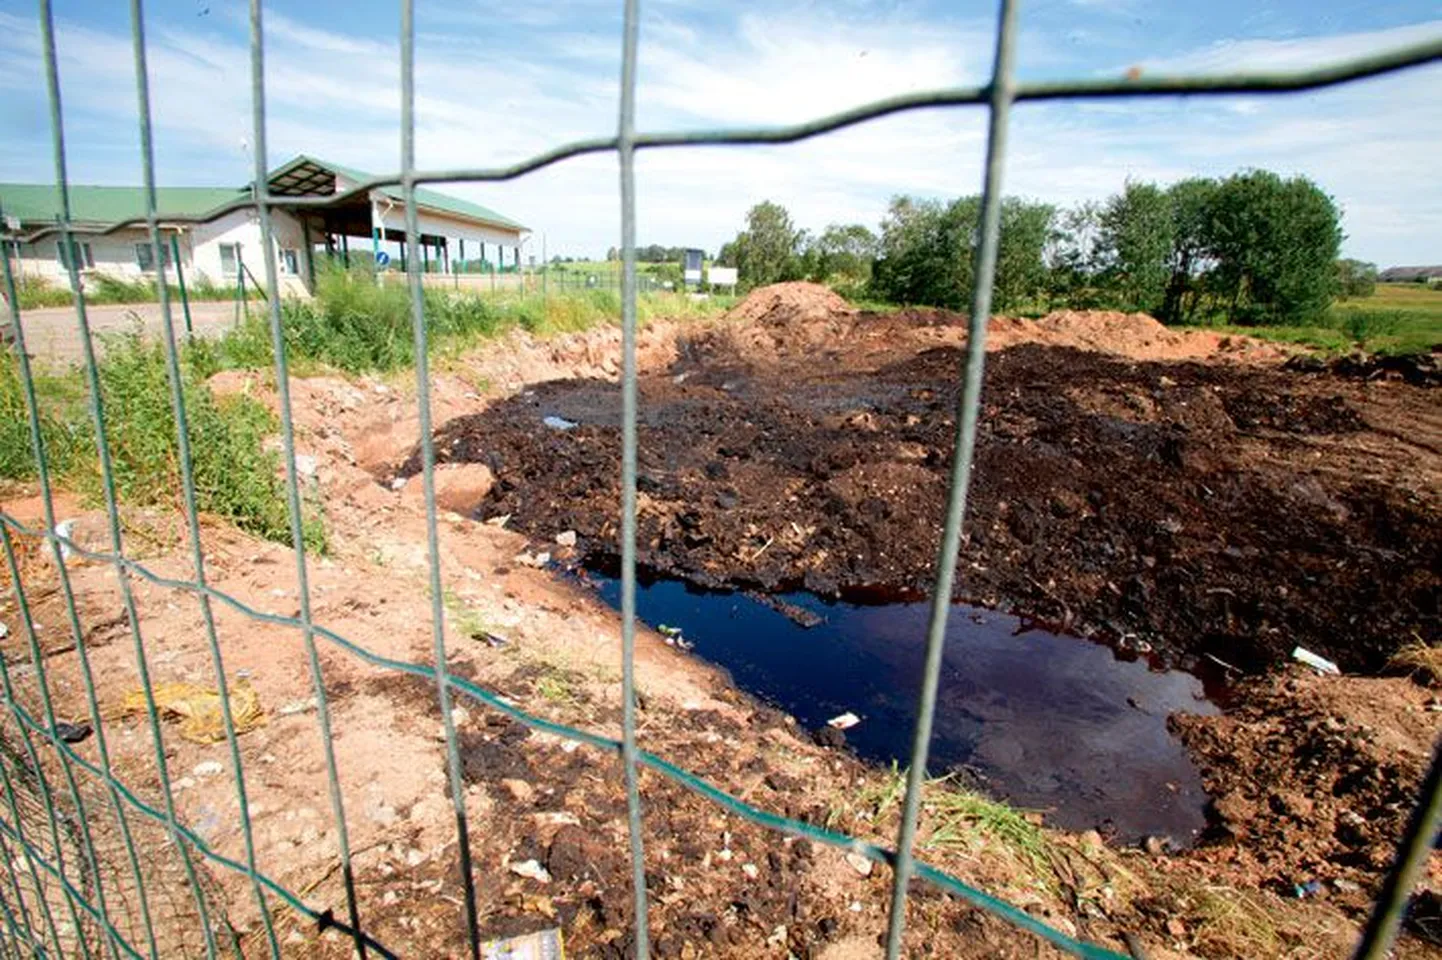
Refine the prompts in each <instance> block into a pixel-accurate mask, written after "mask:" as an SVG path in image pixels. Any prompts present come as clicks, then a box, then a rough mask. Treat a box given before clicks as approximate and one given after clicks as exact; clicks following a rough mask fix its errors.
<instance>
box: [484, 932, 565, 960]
mask: <svg viewBox="0 0 1442 960" xmlns="http://www.w3.org/2000/svg"><path fill="white" fill-rule="evenodd" d="M565 955H566V951H565V949H564V948H563V947H562V945H561V931H560V930H555V929H553V930H538V931H536V932H535V933H523V934H521V935H520V936H519V937H504V938H502V939H500V940H487V941H486V942H485V943H483V944H481V960H562V958H563V957H565Z"/></svg>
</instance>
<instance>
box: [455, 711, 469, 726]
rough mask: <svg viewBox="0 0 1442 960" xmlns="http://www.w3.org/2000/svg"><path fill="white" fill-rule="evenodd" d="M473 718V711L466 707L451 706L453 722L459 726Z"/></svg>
mask: <svg viewBox="0 0 1442 960" xmlns="http://www.w3.org/2000/svg"><path fill="white" fill-rule="evenodd" d="M470 719H471V712H470V711H469V710H467V709H466V708H465V707H451V723H452V724H454V725H455V726H457V727H463V726H465V725H466V724H467V723H468V722H470Z"/></svg>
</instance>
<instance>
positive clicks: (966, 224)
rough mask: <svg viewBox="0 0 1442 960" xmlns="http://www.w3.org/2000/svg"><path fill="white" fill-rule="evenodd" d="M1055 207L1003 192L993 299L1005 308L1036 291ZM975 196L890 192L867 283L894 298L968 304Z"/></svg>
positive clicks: (1042, 281) (977, 212)
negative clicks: (919, 197) (918, 196)
mask: <svg viewBox="0 0 1442 960" xmlns="http://www.w3.org/2000/svg"><path fill="white" fill-rule="evenodd" d="M1055 217H1056V210H1055V208H1053V207H1051V206H1049V205H1047V204H1041V203H1031V202H1028V201H1025V200H1020V199H1017V198H1015V197H1008V198H1006V199H1005V200H1004V201H1003V202H1002V207H1001V237H1000V243H999V245H998V248H997V261H996V280H995V285H994V290H995V293H994V295H993V302H994V304H995V306H996V308H997V309H998V310H1007V309H1010V308H1012V307H1015V306H1017V305H1018V304H1020V303H1022V302H1023V301H1025V300H1028V299H1030V298H1033V297H1036V296H1038V295H1040V294H1042V293H1043V292H1044V291H1045V289H1046V284H1047V269H1046V260H1045V258H1044V256H1043V254H1044V252H1045V250H1046V247H1047V244H1048V242H1049V241H1050V239H1051V236H1052V232H1053V231H1052V224H1053V222H1054V220H1055ZM980 224H981V198H980V197H977V196H971V197H962V198H960V199H957V200H953V201H952V202H951V203H949V204H946V205H945V206H943V205H942V204H941V203H940V202H939V201H936V200H916V199H913V198H911V197H897V198H895V199H893V200H892V201H891V207H890V208H889V209H888V211H887V214H886V219H885V220H883V221H882V224H881V259H880V260H878V261H877V263H876V268H875V271H874V273H873V278H872V285H873V286H874V287H875V288H876V290H877V292H878V293H879V294H881V295H882V296H883V297H886V298H887V299H890V300H895V301H898V302H900V303H924V304H928V305H930V306H935V307H946V308H949V309H952V310H964V309H966V308H967V307H969V306H970V299H971V295H972V279H973V271H974V269H975V258H976V241H977V237H978V233H979V230H980Z"/></svg>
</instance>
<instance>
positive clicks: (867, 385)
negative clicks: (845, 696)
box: [400, 296, 1442, 670]
mask: <svg viewBox="0 0 1442 960" xmlns="http://www.w3.org/2000/svg"><path fill="white" fill-rule="evenodd" d="M795 300H796V298H795V297H794V296H792V297H791V298H790V299H788V300H786V301H784V302H783V303H782V304H781V305H780V306H778V307H777V308H776V309H775V310H773V311H771V312H769V313H766V312H763V313H761V314H760V315H759V318H757V319H754V320H752V321H751V322H750V323H748V324H746V325H726V324H723V325H719V326H717V327H714V328H712V329H709V330H707V331H704V332H702V333H701V334H699V335H697V336H694V337H691V338H687V339H683V340H682V341H681V343H680V344H679V347H678V359H677V360H676V361H675V362H674V363H673V364H671V365H670V366H669V367H666V368H664V369H654V370H652V371H650V372H648V373H646V374H645V375H643V376H642V378H641V381H640V391H641V411H642V412H641V428H640V450H639V456H640V477H639V486H640V492H641V507H640V516H639V522H640V548H641V562H642V563H643V564H644V565H646V566H648V567H650V568H652V569H654V570H657V571H660V572H664V573H668V574H673V575H677V576H681V577H685V578H687V579H691V580H694V581H696V582H699V583H702V584H706V585H723V584H724V585H742V586H748V587H758V588H761V589H765V590H779V589H789V588H795V587H804V588H806V589H809V590H812V591H814V592H817V593H820V594H825V595H837V594H843V595H844V594H852V595H855V594H865V595H869V596H888V595H907V594H914V593H920V592H924V591H925V590H927V589H928V585H929V583H930V581H931V578H932V571H933V564H934V562H935V551H936V549H937V542H938V539H939V524H940V520H941V516H942V511H943V505H944V499H945V496H946V490H947V474H948V469H949V464H950V460H951V452H952V438H953V431H954V427H953V423H952V417H953V410H954V407H955V404H956V396H957V392H958V389H959V388H958V381H959V369H960V366H961V363H962V353H961V349H960V348H959V347H958V346H955V345H944V346H930V344H931V343H932V342H934V341H936V340H937V339H938V336H939V332H940V333H944V334H946V335H947V336H949V337H951V338H952V339H955V331H956V329H957V326H956V325H957V323H958V322H959V318H956V317H954V316H949V315H945V314H937V313H908V314H902V315H898V316H876V315H868V314H859V315H858V314H855V313H854V312H852V311H837V312H832V313H826V312H824V311H818V309H817V308H816V307H815V305H814V304H811V305H804V306H805V308H804V309H803V307H800V306H797V304H796V303H795ZM748 316H749V314H748ZM1109 322H1110V321H1107V320H1106V319H1105V318H1103V319H1102V320H1101V321H1096V320H1094V319H1090V318H1082V319H1078V317H1077V315H1071V316H1070V317H1062V318H1060V319H1056V320H1053V319H1052V318H1048V320H1044V321H1039V322H1035V323H1033V322H1031V321H997V322H996V323H995V324H994V326H998V327H1000V328H1002V330H1003V331H1005V333H1004V336H1003V339H1007V338H1012V337H1013V336H1021V335H1022V334H1024V333H1025V327H1024V326H1022V327H1018V326H1016V325H1025V324H1033V326H1041V327H1044V328H1046V327H1049V328H1051V329H1052V330H1053V333H1054V332H1055V330H1059V329H1066V330H1069V331H1071V333H1070V334H1068V335H1069V336H1072V337H1073V338H1075V336H1077V332H1078V331H1084V332H1086V335H1087V336H1088V337H1089V338H1090V340H1091V341H1092V342H1094V343H1109V342H1119V343H1131V344H1133V345H1134V346H1136V345H1138V344H1140V345H1141V347H1142V348H1143V349H1142V352H1143V353H1146V352H1158V350H1160V352H1162V353H1163V354H1164V355H1165V354H1171V353H1175V352H1176V351H1177V350H1180V349H1181V348H1182V347H1181V346H1180V345H1179V344H1183V343H1184V341H1185V337H1183V335H1180V334H1175V333H1172V332H1169V331H1166V330H1165V329H1164V328H1160V325H1158V324H1156V323H1155V321H1152V320H1150V319H1149V318H1140V319H1138V318H1134V317H1126V316H1124V315H1123V316H1120V318H1119V319H1118V320H1117V323H1118V324H1119V327H1118V329H1119V332H1114V333H1112V334H1103V333H1100V332H1098V331H1104V330H1105V329H1107V327H1108V323H1109ZM737 323H738V324H739V321H738V322H737ZM1148 325H1150V326H1148ZM1152 328H1156V329H1152ZM1148 338H1150V339H1148ZM1042 339H1044V340H1045V339H1047V337H1045V336H1044V337H1043V338H1042ZM1143 341H1145V343H1144V342H1143ZM1146 343H1151V344H1152V346H1150V347H1148V346H1146ZM1158 344H1161V346H1158ZM546 415H556V416H560V417H563V418H567V419H570V420H572V421H576V422H578V423H579V424H580V426H578V427H576V428H575V429H571V430H555V429H548V428H546V427H544V426H542V423H541V421H542V417H543V416H546ZM618 423H619V415H618V391H617V388H616V386H615V385H614V384H613V383H611V382H607V381H602V380H572V381H557V382H551V383H547V384H542V385H539V386H537V387H536V388H534V389H533V390H529V391H525V392H523V393H521V394H519V395H517V396H514V397H512V398H510V399H508V400H505V401H503V402H500V403H497V404H494V405H492V406H491V407H490V408H488V409H487V410H486V411H484V412H482V413H479V414H476V415H473V416H470V417H464V418H459V419H456V420H453V421H451V422H450V423H447V424H445V426H444V427H443V428H442V429H441V430H440V432H439V433H438V435H437V440H438V456H439V458H440V459H441V460H442V461H443V462H481V463H485V464H487V465H489V467H490V468H491V470H492V471H493V472H494V474H495V476H496V479H497V483H496V486H495V488H494V489H493V490H492V492H491V494H490V495H489V496H488V497H487V498H486V499H485V500H483V501H481V502H479V503H477V504H476V505H475V514H476V515H477V516H481V517H486V516H494V515H502V514H507V515H510V516H511V518H512V519H511V523H512V525H514V526H516V527H519V528H520V529H522V530H524V531H527V532H530V533H532V534H534V535H536V536H537V537H539V538H541V539H544V540H549V539H550V538H551V537H552V536H553V535H554V534H556V533H558V532H561V531H564V530H570V529H574V530H576V531H578V533H579V534H580V536H581V541H582V548H583V550H584V551H586V552H590V553H593V554H608V553H610V552H612V551H614V549H615V542H616V517H617V514H618V487H619V475H618V474H619V471H618V469H617V463H618V458H619V431H618ZM1438 450H1442V405H1439V403H1438V395H1437V394H1436V393H1435V392H1434V391H1431V390H1427V389H1422V388H1417V387H1412V386H1408V385H1406V384H1403V383H1398V382H1392V381H1382V382H1357V381H1355V380H1348V379H1342V378H1339V377H1336V376H1332V375H1330V374H1328V373H1321V374H1301V373H1297V372H1293V371H1291V370H1283V369H1279V368H1277V367H1275V366H1258V365H1242V364H1235V363H1218V362H1196V361H1186V362H1176V361H1137V360H1133V359H1130V358H1125V357H1121V356H1118V355H1115V354H1112V353H1103V352H1097V351H1095V350H1093V351H1082V350H1076V349H1070V348H1065V347H1058V346H1050V345H1042V344H1037V343H1022V344H1018V345H1015V346H1010V347H1006V348H1004V349H1001V350H999V351H997V352H995V353H994V354H993V355H992V356H991V358H990V360H989V362H988V370H987V379H986V384H985V389H984V394H983V412H982V421H981V428H980V434H979V439H978V445H977V466H976V472H975V474H974V483H973V486H972V497H971V504H970V512H969V518H968V524H967V543H966V545H965V548H964V550H963V556H962V566H961V573H960V578H959V582H958V587H957V597H958V599H966V600H970V601H973V602H978V603H981V604H984V605H991V606H997V607H1012V608H1016V609H1019V610H1020V611H1022V612H1023V613H1026V614H1030V615H1035V616H1038V617H1041V618H1044V619H1047V620H1050V621H1053V622H1056V623H1059V624H1061V625H1062V626H1063V627H1064V628H1065V629H1068V630H1071V631H1075V632H1079V633H1082V634H1086V635H1090V636H1096V637H1100V638H1105V639H1109V640H1112V641H1119V642H1122V643H1124V644H1137V645H1140V644H1147V645H1150V646H1151V647H1153V648H1155V649H1157V650H1158V651H1160V652H1162V653H1163V654H1164V655H1167V656H1169V657H1172V658H1174V659H1176V660H1179V661H1181V662H1184V663H1185V662H1187V659H1186V658H1188V657H1193V656H1196V655H1200V654H1211V655H1213V656H1216V657H1218V658H1220V659H1222V660H1224V661H1226V662H1228V663H1230V664H1233V665H1235V666H1238V667H1240V668H1243V669H1248V670H1250V669H1256V668H1259V667H1261V666H1264V665H1267V664H1271V663H1276V662H1278V661H1280V660H1282V659H1283V658H1285V657H1286V656H1287V654H1288V653H1289V652H1290V650H1291V649H1292V647H1293V646H1295V645H1298V644H1300V645H1302V646H1305V647H1308V648H1310V649H1312V650H1315V651H1317V652H1319V653H1322V654H1323V655H1325V656H1328V657H1331V658H1333V659H1335V660H1337V661H1338V662H1340V663H1341V664H1343V665H1344V667H1346V668H1348V669H1353V670H1355V669H1369V670H1372V669H1376V668H1378V667H1380V666H1381V665H1382V663H1383V662H1384V661H1385V660H1386V658H1387V656H1388V655H1389V654H1390V653H1391V652H1392V651H1394V650H1395V649H1396V647H1397V646H1398V645H1399V644H1400V643H1402V642H1405V641H1407V640H1409V639H1412V638H1419V639H1421V640H1423V641H1426V642H1432V641H1435V640H1437V639H1439V619H1438V613H1439V605H1442V578H1439V576H1438V572H1437V571H1438V570H1439V569H1442V524H1439V523H1438V522H1437V519H1438V516H1439V512H1442V510H1439V490H1442V485H1439V479H1442V470H1439V464H1442V458H1439V455H1438ZM417 469H418V461H417V460H416V458H415V457H414V456H413V457H412V458H411V459H410V460H409V461H408V462H407V463H406V464H405V465H403V467H402V469H401V471H400V473H401V474H402V475H409V474H411V473H414V472H415V471H416V470H417Z"/></svg>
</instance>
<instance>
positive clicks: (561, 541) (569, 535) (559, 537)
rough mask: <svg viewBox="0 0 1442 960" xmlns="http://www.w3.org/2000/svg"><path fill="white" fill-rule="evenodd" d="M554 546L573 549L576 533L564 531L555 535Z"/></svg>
mask: <svg viewBox="0 0 1442 960" xmlns="http://www.w3.org/2000/svg"><path fill="white" fill-rule="evenodd" d="M556 544H557V545H558V546H562V547H574V546H575V545H576V531H574V530H564V531H562V532H561V533H558V534H556Z"/></svg>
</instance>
